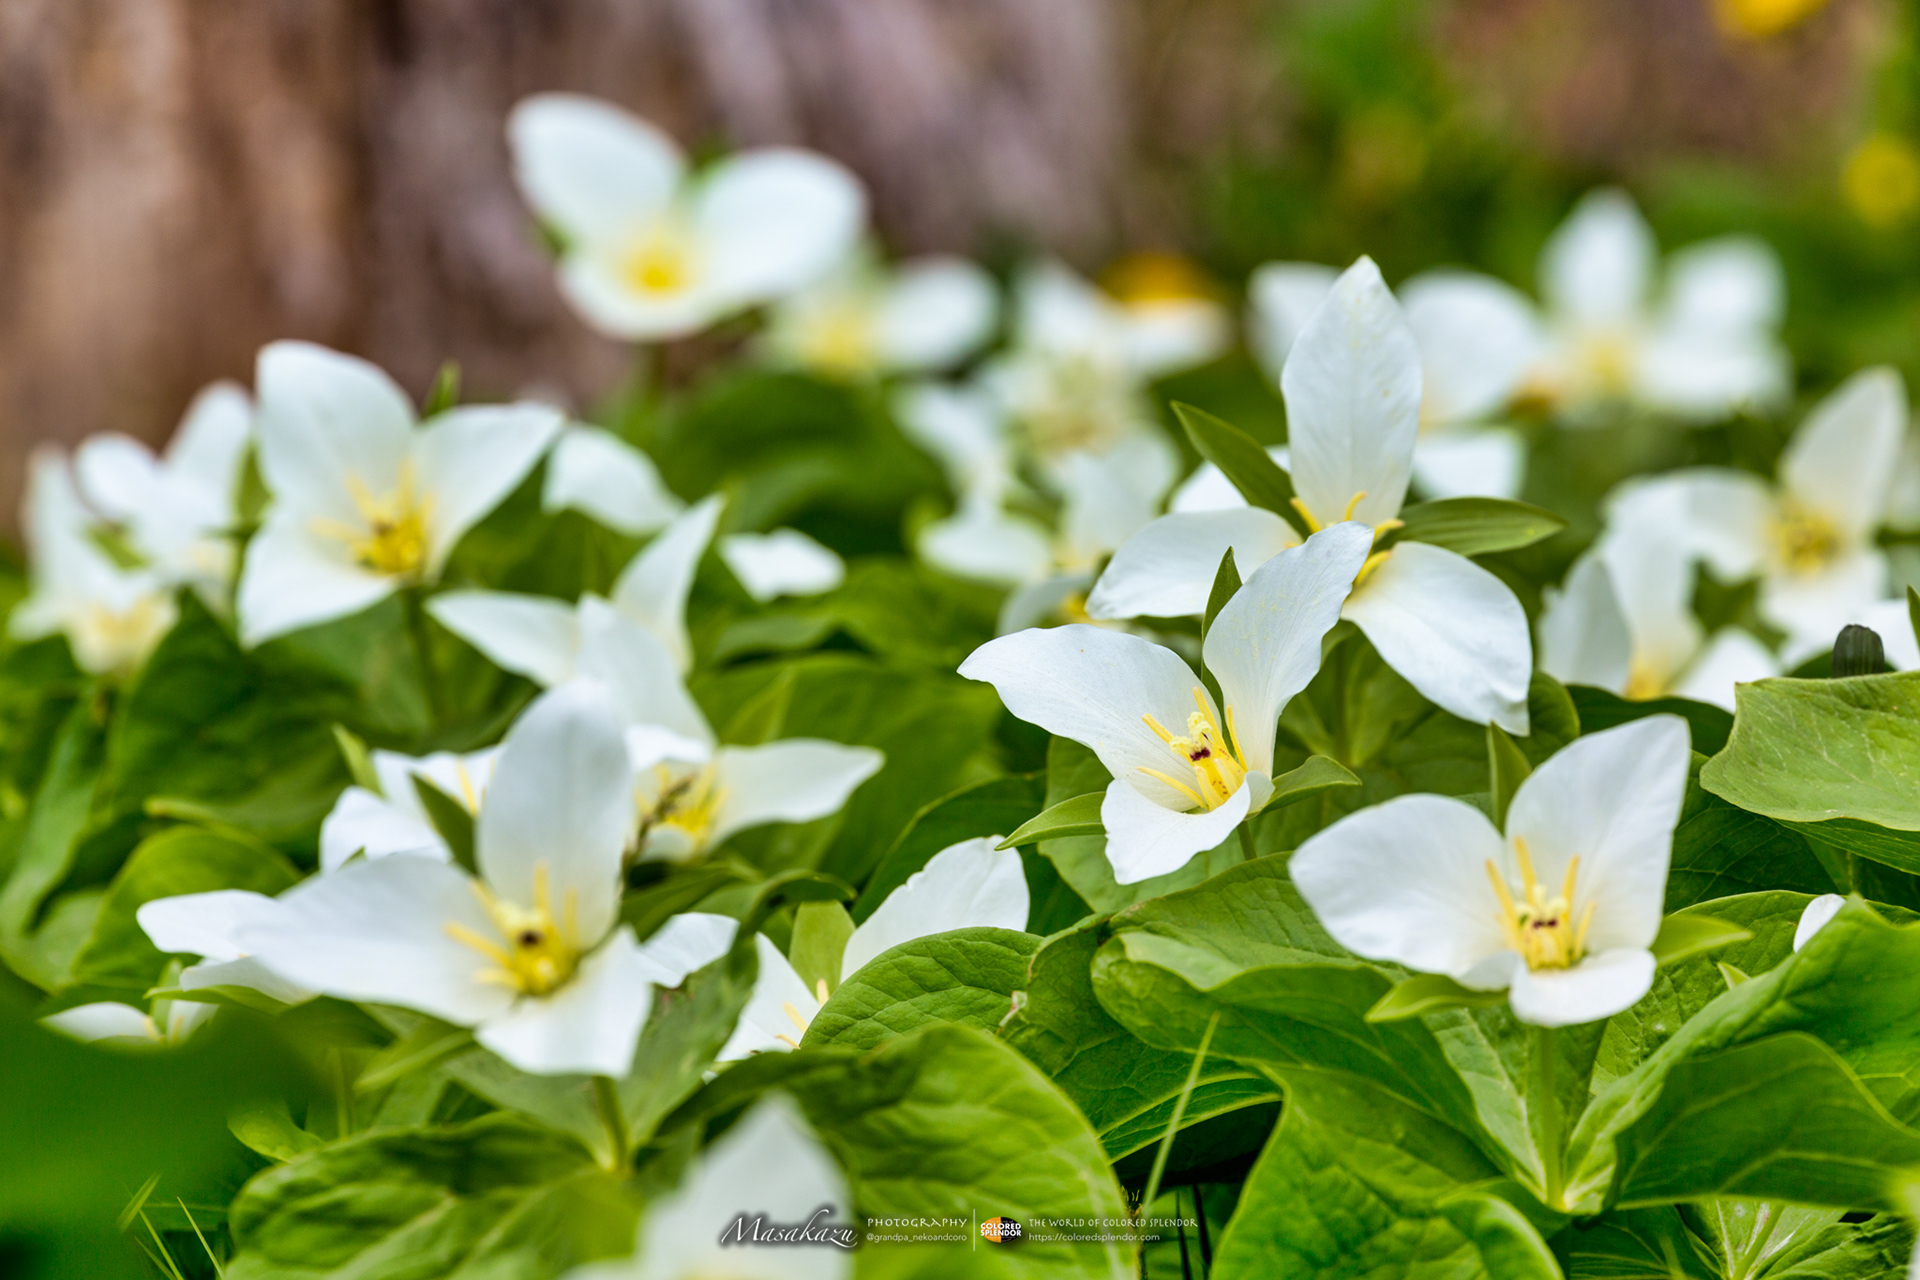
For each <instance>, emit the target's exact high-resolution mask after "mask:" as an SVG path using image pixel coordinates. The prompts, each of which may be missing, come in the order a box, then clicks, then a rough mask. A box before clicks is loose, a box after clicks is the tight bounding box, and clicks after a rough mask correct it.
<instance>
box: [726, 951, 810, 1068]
mask: <svg viewBox="0 0 1920 1280" xmlns="http://www.w3.org/2000/svg"><path fill="white" fill-rule="evenodd" d="M753 945H754V948H755V949H756V950H757V951H758V952H759V956H760V974H759V976H758V977H757V978H755V979H754V982H753V994H752V995H751V996H750V997H748V999H747V1007H746V1008H745V1009H743V1010H741V1012H740V1021H739V1023H738V1024H736V1025H735V1027H734V1029H733V1035H732V1036H731V1037H729V1038H728V1040H727V1043H726V1045H725V1047H723V1048H722V1049H721V1050H720V1053H719V1055H718V1056H719V1060H720V1061H722V1062H735V1061H738V1060H739V1059H741V1058H744V1057H746V1056H747V1055H748V1054H752V1053H785V1052H786V1051H787V1050H789V1049H792V1048H794V1047H795V1046H797V1045H798V1044H799V1042H800V1037H801V1036H802V1035H805V1034H806V1030H807V1024H808V1023H809V1022H812V1021H813V1017H814V1015H815V1014H817V1013H819V1012H820V1002H819V1001H818V1000H817V999H815V998H814V993H813V992H811V991H809V990H807V984H806V983H805V982H804V981H802V980H801V978H800V975H799V974H798V973H797V972H795V970H794V967H793V964H792V962H791V961H789V960H788V959H787V958H786V956H784V955H783V954H781V951H780V948H778V947H776V946H774V945H773V943H772V942H770V941H769V940H768V939H767V935H766V934H764V933H756V934H755V935H754V936H753ZM789 1010H791V1012H789Z"/></svg>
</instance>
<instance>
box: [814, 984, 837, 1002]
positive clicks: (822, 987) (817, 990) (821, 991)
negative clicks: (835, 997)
mask: <svg viewBox="0 0 1920 1280" xmlns="http://www.w3.org/2000/svg"><path fill="white" fill-rule="evenodd" d="M832 994H833V993H832V992H831V991H828V990H827V980H826V979H825V978H815V979H814V982H813V998H814V999H815V1000H818V1001H819V1002H820V1003H821V1004H825V1003H826V1002H827V997H828V996H830V995H832Z"/></svg>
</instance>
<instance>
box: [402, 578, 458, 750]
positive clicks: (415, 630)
mask: <svg viewBox="0 0 1920 1280" xmlns="http://www.w3.org/2000/svg"><path fill="white" fill-rule="evenodd" d="M401 594H402V596H403V597H404V599H405V602H406V611H407V632H408V634H409V635H410V636H411V637H412V638H413V652H414V657H415V658H417V659H418V660H419V663H420V686H421V688H422V689H424V690H425V691H426V695H427V709H428V710H429V711H431V712H432V713H433V723H434V725H435V726H436V727H438V726H439V725H442V724H445V723H446V719H447V715H446V701H445V698H444V696H443V695H442V693H441V690H440V674H439V672H438V671H436V670H435V669H434V665H433V646H432V644H431V643H430V637H429V636H428V634H427V609H426V596H425V595H424V593H422V591H421V590H420V588H418V587H407V588H406V589H405V590H404V591H403V592H402V593H401Z"/></svg>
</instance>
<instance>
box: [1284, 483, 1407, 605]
mask: <svg viewBox="0 0 1920 1280" xmlns="http://www.w3.org/2000/svg"><path fill="white" fill-rule="evenodd" d="M1366 496H1367V491H1366V490H1365V489H1362V490H1361V491H1360V492H1358V493H1356V494H1354V495H1353V496H1352V497H1351V498H1348V499H1347V509H1346V510H1345V511H1343V512H1342V513H1341V514H1340V519H1341V520H1343V521H1344V520H1351V519H1353V509H1354V508H1355V507H1357V506H1359V505H1360V500H1361V499H1362V498H1364V497H1366ZM1288 501H1289V502H1290V503H1292V504H1293V509H1294V510H1295V511H1298V512H1299V513H1300V518H1301V519H1302V520H1305V521H1306V522H1307V532H1308V533H1318V532H1320V531H1321V530H1322V529H1324V528H1326V527H1327V526H1326V525H1325V524H1323V523H1321V521H1320V518H1319V517H1318V516H1316V515H1314V514H1313V509H1312V508H1311V507H1309V506H1307V504H1306V502H1305V501H1303V500H1302V499H1300V498H1299V497H1294V498H1290V499H1288ZM1405 525H1406V521H1404V520H1401V519H1399V518H1398V517H1395V518H1394V519H1392V520H1382V521H1381V522H1380V523H1379V524H1376V525H1374V526H1373V543H1374V545H1375V546H1379V545H1380V539H1382V538H1384V537H1385V536H1386V535H1387V534H1389V533H1392V532H1393V531H1394V530H1395V529H1399V528H1403V527H1405ZM1392 554H1393V552H1392V551H1391V550H1387V551H1376V552H1374V553H1373V554H1372V555H1370V556H1368V557H1367V558H1366V561H1365V562H1364V563H1362V564H1361V566H1360V572H1359V573H1356V574H1355V575H1353V585H1354V586H1355V587H1358V586H1359V585H1360V584H1361V583H1363V582H1365V581H1366V580H1367V579H1368V578H1370V577H1372V576H1373V571H1374V570H1375V569H1378V568H1379V567H1380V566H1381V565H1383V564H1385V563H1386V562H1387V557H1388V556H1390V555H1392Z"/></svg>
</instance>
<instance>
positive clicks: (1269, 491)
mask: <svg viewBox="0 0 1920 1280" xmlns="http://www.w3.org/2000/svg"><path fill="white" fill-rule="evenodd" d="M1173 413H1174V416H1175V417H1176V418H1178V419H1180V425H1181V426H1182V427H1185V428H1186V431H1187V439H1189V440H1191V441H1193V447H1194V448H1195V449H1197V450H1199V452H1200V456H1201V457H1203V458H1205V459H1206V460H1207V461H1208V462H1211V463H1212V464H1213V465H1214V466H1216V467H1218V468H1220V470H1221V471H1222V472H1223V473H1224V474H1225V475H1226V477H1227V479H1229V480H1231V481H1232V482H1233V487H1234V488H1236V489H1238V490H1239V491H1240V495H1241V496H1242V497H1244V498H1245V499H1246V500H1247V501H1248V502H1250V503H1252V504H1253V505H1254V506H1256V507H1264V508H1265V509H1266V510H1268V511H1271V512H1273V513H1274V514H1275V515H1278V516H1281V517H1283V518H1284V519H1285V520H1286V522H1287V523H1288V524H1290V525H1292V526H1293V527H1294V529H1295V530H1297V531H1298V532H1299V534H1300V536H1301V537H1303V538H1304V537H1306V536H1307V534H1308V533H1310V532H1311V530H1309V529H1308V528H1307V524H1306V521H1305V520H1303V519H1302V518H1301V516H1300V513H1299V512H1298V511H1296V510H1295V509H1294V506H1293V479H1292V477H1290V476H1288V475H1287V472H1286V469H1285V468H1284V467H1282V466H1281V465H1280V464H1279V463H1277V462H1275V461H1274V460H1273V459H1272V458H1271V457H1270V456H1269V455H1268V454H1267V451H1266V449H1265V447H1263V446H1262V445H1261V444H1260V442H1259V441H1258V440H1255V439H1254V438H1253V437H1252V436H1250V435H1248V434H1247V433H1246V432H1244V431H1242V430H1241V429H1240V428H1238V427H1236V426H1234V425H1233V424H1232V423H1229V422H1223V421H1221V420H1220V419H1219V418H1216V417H1214V416H1213V415H1212V414H1210V413H1208V412H1207V411H1206V410H1205V409H1196V408H1194V407H1193V406H1192V405H1190V404H1182V403H1180V402H1178V401H1176V402H1175V403H1174V406H1173Z"/></svg>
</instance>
